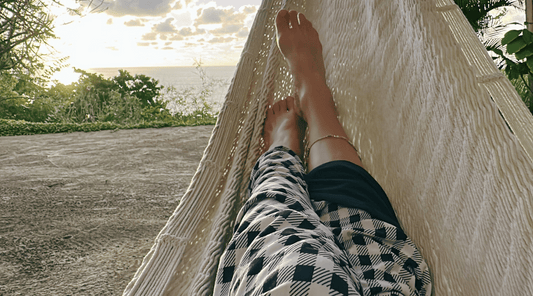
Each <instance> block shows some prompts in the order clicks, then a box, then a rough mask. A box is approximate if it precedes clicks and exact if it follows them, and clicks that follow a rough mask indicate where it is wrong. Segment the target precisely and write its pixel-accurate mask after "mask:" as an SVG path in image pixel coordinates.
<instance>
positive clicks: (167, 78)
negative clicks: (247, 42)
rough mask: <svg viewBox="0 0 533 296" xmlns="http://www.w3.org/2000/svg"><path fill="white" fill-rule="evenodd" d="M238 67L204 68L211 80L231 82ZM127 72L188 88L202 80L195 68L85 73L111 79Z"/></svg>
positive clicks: (106, 69)
mask: <svg viewBox="0 0 533 296" xmlns="http://www.w3.org/2000/svg"><path fill="white" fill-rule="evenodd" d="M236 67H237V66H202V67H201V68H202V69H203V70H205V72H206V74H207V76H208V77H210V78H214V79H218V80H220V79H222V80H224V81H226V82H230V81H231V79H232V78H233V74H234V72H235V69H236ZM119 70H126V71H128V72H129V73H130V74H131V75H133V76H135V75H137V74H143V75H146V76H148V77H152V78H154V79H156V80H158V81H159V84H160V85H164V86H167V87H168V86H174V87H187V86H199V85H201V84H202V80H201V78H200V75H199V73H198V70H197V69H196V67H195V66H163V67H100V68H88V69H85V71H87V72H89V73H95V74H99V75H103V76H104V77H105V78H111V77H114V76H117V75H118V74H119V72H118V71H119Z"/></svg>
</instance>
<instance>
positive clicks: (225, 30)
mask: <svg viewBox="0 0 533 296" xmlns="http://www.w3.org/2000/svg"><path fill="white" fill-rule="evenodd" d="M241 28H242V25H236V24H235V25H225V26H222V28H220V29H214V30H211V31H209V33H212V34H214V35H225V34H233V33H237V32H239V31H240V30H241Z"/></svg>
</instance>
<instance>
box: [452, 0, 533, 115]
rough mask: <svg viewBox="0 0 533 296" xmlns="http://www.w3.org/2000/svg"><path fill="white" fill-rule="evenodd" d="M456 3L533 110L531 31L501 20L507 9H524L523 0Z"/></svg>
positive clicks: (469, 0)
mask: <svg viewBox="0 0 533 296" xmlns="http://www.w3.org/2000/svg"><path fill="white" fill-rule="evenodd" d="M455 3H456V4H457V5H458V6H459V7H460V8H461V10H462V11H463V14H464V15H465V16H466V18H467V19H468V21H469V22H470V24H471V25H472V28H473V29H474V30H475V31H476V33H477V34H478V35H479V36H480V37H481V39H482V40H483V43H484V45H485V47H486V48H487V50H488V51H490V52H492V53H493V58H494V60H495V61H496V65H497V66H498V68H499V69H500V70H502V71H504V72H505V74H506V75H507V77H508V78H509V80H511V82H512V83H513V85H514V86H515V88H516V90H517V91H518V93H519V94H520V96H521V97H522V100H523V101H524V103H525V104H526V106H528V108H529V110H530V111H531V113H533V100H532V98H533V92H532V91H531V90H532V87H531V86H532V85H531V83H532V82H533V81H532V79H531V77H532V75H533V33H531V32H530V31H528V29H527V28H525V25H523V24H517V23H502V22H501V18H502V17H503V16H504V15H505V12H506V8H509V7H515V8H519V9H523V7H524V4H525V0H477V1H474V0H455ZM509 25H521V26H522V28H523V29H520V30H509ZM506 31H507V32H506ZM503 32H506V33H505V35H504V36H503V38H501V37H499V36H501V34H502V33H503Z"/></svg>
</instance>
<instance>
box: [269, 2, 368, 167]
mask: <svg viewBox="0 0 533 296" xmlns="http://www.w3.org/2000/svg"><path fill="white" fill-rule="evenodd" d="M276 34H277V37H278V39H277V40H278V46H279V49H280V51H281V53H282V54H283V56H284V57H285V60H286V61H287V63H288V64H289V70H290V72H291V74H292V77H293V80H294V86H295V89H296V97H297V98H298V100H299V102H300V107H301V110H302V116H303V117H304V118H305V120H306V121H307V125H308V129H309V139H308V140H309V143H314V144H313V145H312V146H311V147H310V150H309V161H308V166H307V167H308V169H309V170H312V169H313V168H315V167H317V166H319V165H321V164H323V163H327V162H330V161H333V160H347V161H350V162H353V163H355V164H357V165H360V166H361V165H362V164H361V160H360V159H359V156H358V154H357V151H356V150H355V149H354V147H352V145H351V144H350V142H349V141H347V139H348V138H347V135H346V133H345V131H344V129H343V127H342V125H341V124H340V122H339V120H338V119H337V110H336V108H335V103H334V101H333V97H332V95H331V91H330V89H329V88H328V86H327V84H326V78H325V67H324V59H323V57H322V44H321V43H320V40H319V37H318V32H317V31H316V30H315V29H314V28H313V25H312V24H311V22H310V21H308V20H307V18H306V17H305V16H304V15H303V14H301V13H300V14H298V12H296V11H286V10H281V11H280V12H279V13H278V15H277V17H276Z"/></svg>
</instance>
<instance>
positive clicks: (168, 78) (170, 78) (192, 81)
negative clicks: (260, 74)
mask: <svg viewBox="0 0 533 296" xmlns="http://www.w3.org/2000/svg"><path fill="white" fill-rule="evenodd" d="M236 68H237V67H236V66H210V67H207V66H205V67H204V66H202V69H203V70H204V71H205V73H206V75H207V77H209V78H213V79H216V80H222V81H223V82H224V83H222V85H221V86H220V87H217V88H215V89H214V90H213V94H212V95H211V96H210V97H209V98H207V101H208V103H209V104H210V105H211V106H212V107H213V108H214V111H219V110H220V108H221V106H222V104H223V103H224V97H225V95H226V92H227V90H228V87H229V83H230V82H231V79H232V78H233V75H234V72H235V70H236ZM120 69H121V70H126V71H128V72H129V73H130V74H131V75H133V76H134V75H135V74H144V75H146V76H148V77H152V78H155V79H157V80H158V81H159V84H160V85H163V86H166V87H168V86H173V87H175V88H176V89H177V90H178V91H179V90H180V89H186V88H195V89H196V90H197V91H196V92H197V93H198V92H199V90H200V89H201V86H202V79H201V78H200V75H199V73H198V70H197V69H196V68H195V67H123V68H91V69H87V72H90V73H96V74H102V75H103V76H104V77H105V78H110V77H113V76H117V75H118V70H120ZM168 107H169V109H172V110H173V111H180V112H183V111H184V110H181V108H180V107H179V106H178V105H173V104H170V105H169V106H168Z"/></svg>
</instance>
